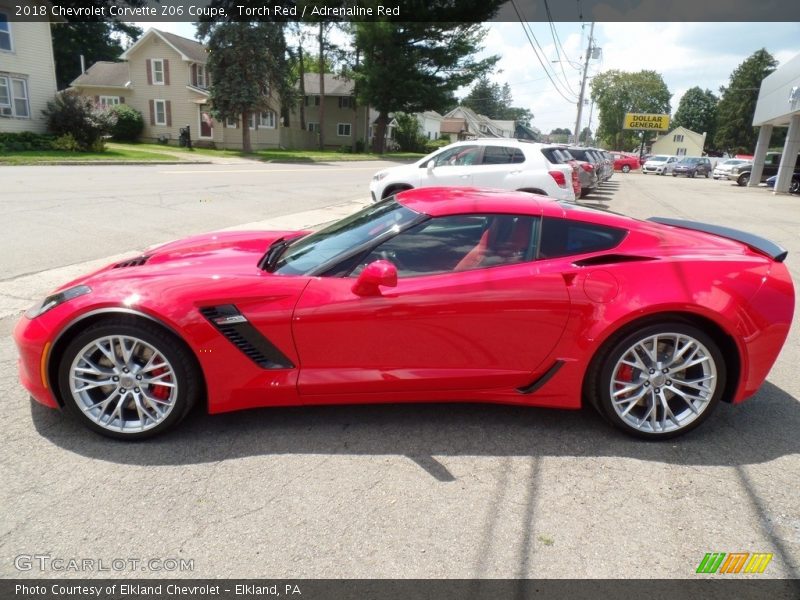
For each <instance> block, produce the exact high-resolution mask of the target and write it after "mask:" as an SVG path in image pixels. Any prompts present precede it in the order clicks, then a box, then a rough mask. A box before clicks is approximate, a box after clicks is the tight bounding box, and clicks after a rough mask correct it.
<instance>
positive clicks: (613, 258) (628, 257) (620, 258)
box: [572, 254, 655, 267]
mask: <svg viewBox="0 0 800 600" xmlns="http://www.w3.org/2000/svg"><path fill="white" fill-rule="evenodd" d="M646 260H655V259H653V258H651V257H649V256H634V255H632V254H601V255H599V256H591V257H589V258H583V259H581V260H576V261H575V262H574V263H572V264H573V265H575V266H576V267H594V266H597V265H613V264H617V263H626V262H642V261H646Z"/></svg>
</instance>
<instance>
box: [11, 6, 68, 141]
mask: <svg viewBox="0 0 800 600" xmlns="http://www.w3.org/2000/svg"><path fill="white" fill-rule="evenodd" d="M13 14H14V13H13V7H12V6H11V5H9V4H7V3H5V2H0V132H20V131H34V132H38V133H44V131H45V130H46V129H47V122H46V119H45V118H44V116H43V115H42V110H43V109H44V108H45V107H46V106H47V103H48V102H49V101H50V100H52V99H53V96H55V93H56V89H57V88H56V69H55V62H54V61H53V42H52V39H51V37H50V23H49V22H48V21H35V22H31V23H19V22H13V23H12V22H11V17H12V15H13Z"/></svg>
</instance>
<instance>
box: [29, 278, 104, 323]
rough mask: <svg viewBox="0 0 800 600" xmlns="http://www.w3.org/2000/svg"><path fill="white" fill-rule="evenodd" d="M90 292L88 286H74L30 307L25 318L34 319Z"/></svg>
mask: <svg viewBox="0 0 800 600" xmlns="http://www.w3.org/2000/svg"><path fill="white" fill-rule="evenodd" d="M91 291H92V288H90V287H89V286H88V285H76V286H75V287H71V288H69V289H66V290H64V291H63V292H58V293H57V294H51V295H49V296H48V297H47V298H45V299H44V300H42V301H41V302H38V303H36V304H35V305H33V306H31V307H30V308H29V309H28V310H27V311H26V312H25V316H26V317H28V318H29V319H35V318H36V317H38V316H40V315H43V314H44V313H46V312H47V311H48V310H50V309H51V308H55V307H56V306H58V305H59V304H64V302H67V301H69V300H72V299H73V298H77V297H78V296H83V295H84V294H88V293H89V292H91Z"/></svg>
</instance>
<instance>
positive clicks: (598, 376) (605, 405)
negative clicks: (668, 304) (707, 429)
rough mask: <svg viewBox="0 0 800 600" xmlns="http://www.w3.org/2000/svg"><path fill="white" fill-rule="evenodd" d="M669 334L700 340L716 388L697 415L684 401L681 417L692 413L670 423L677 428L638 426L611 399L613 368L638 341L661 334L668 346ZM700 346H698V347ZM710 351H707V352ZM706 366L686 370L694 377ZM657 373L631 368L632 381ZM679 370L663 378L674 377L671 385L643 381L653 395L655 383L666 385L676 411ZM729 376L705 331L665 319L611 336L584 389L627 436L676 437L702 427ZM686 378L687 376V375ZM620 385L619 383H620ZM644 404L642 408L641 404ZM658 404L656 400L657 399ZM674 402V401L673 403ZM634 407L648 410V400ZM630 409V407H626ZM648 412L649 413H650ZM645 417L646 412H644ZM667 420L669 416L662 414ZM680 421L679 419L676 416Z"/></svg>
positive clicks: (669, 403) (595, 359)
mask: <svg viewBox="0 0 800 600" xmlns="http://www.w3.org/2000/svg"><path fill="white" fill-rule="evenodd" d="M670 334H673V335H681V336H687V339H688V338H691V339H693V340H695V341H696V342H697V343H699V344H701V345H702V347H703V348H704V351H703V355H704V356H706V357H707V362H706V361H704V362H703V363H702V364H703V365H707V366H708V368H713V369H714V371H715V375H714V376H713V380H714V382H715V386H714V391H713V394H712V396H711V398H710V399H709V400H706V401H705V402H704V403H703V404H702V406H701V408H700V409H699V414H698V415H696V416H695V415H694V413H693V411H691V410H689V409H688V405H687V404H686V403H685V402H683V405H685V406H686V407H687V408H686V409H684V411H683V412H679V414H678V416H681V415H682V414H684V413H686V412H687V411H688V412H689V413H691V414H687V416H686V419H685V420H686V421H687V422H686V424H685V425H683V426H677V425H676V423H674V422H670V426H676V428H675V429H671V430H668V431H646V430H643V429H641V428H637V427H635V426H633V424H631V423H629V422H628V421H627V420H626V419H625V418H623V416H621V415H620V414H619V413H618V412H617V410H616V409H615V408H614V403H613V401H612V393H611V385H612V376H613V375H614V370H615V368H616V367H617V366H618V362H619V361H620V360H621V359H622V357H623V356H624V355H625V354H627V353H628V352H629V351H630V350H631V349H632V348H633V347H634V346H635V345H636V344H637V343H639V342H642V341H644V340H648V339H651V338H652V337H653V336H656V335H660V336H664V341H663V342H662V343H664V344H665V345H667V344H668V343H669V339H670V337H669V336H670ZM698 347H699V346H698ZM706 351H707V352H706ZM668 352H669V350H667V351H666V352H665V354H664V356H666V355H667V354H668ZM704 368H706V366H703V367H700V366H690V367H689V368H688V369H686V372H687V373H689V372H690V370H692V369H694V371H691V376H692V377H694V374H695V373H696V372H697V370H698V369H704ZM654 371H655V374H654V375H649V373H645V372H644V370H639V371H638V373H637V372H636V370H635V369H631V380H633V376H634V373H636V374H637V376H638V377H639V381H645V380H646V379H648V377H657V376H658V375H659V373H658V370H657V369H654ZM680 375H681V374H680V373H674V374H667V375H665V376H664V377H670V376H672V377H674V378H675V382H673V381H670V380H667V381H666V384H669V386H672V387H669V386H667V385H666V384H665V383H664V382H660V383H653V384H652V386H651V384H650V383H649V381H648V382H647V383H644V384H643V385H646V386H649V388H648V389H649V390H650V391H648V392H647V393H648V394H652V393H653V392H654V391H656V390H657V389H658V388H656V387H653V386H655V385H664V386H665V392H664V394H667V393H670V394H672V396H671V397H670V398H669V399H668V400H667V401H666V402H667V405H668V406H670V408H671V409H672V407H673V406H674V407H676V408H675V410H677V409H678V408H683V407H682V406H681V402H682V401H681V400H680V398H679V396H678V395H677V394H675V393H674V392H672V391H670V390H672V389H681V387H682V386H681V384H680V381H681V379H680ZM726 376H727V370H726V365H725V362H724V358H723V355H722V352H721V351H720V349H719V346H718V345H717V343H716V342H715V341H714V340H713V339H712V338H711V337H710V336H709V335H707V334H706V333H705V332H704V331H702V330H700V329H698V328H697V327H695V326H693V325H689V324H688V323H683V322H680V321H665V322H663V323H658V324H654V325H649V326H646V327H643V328H640V329H637V330H635V331H632V332H629V333H623V334H621V335H619V336H615V337H612V338H611V339H610V340H609V341H608V342H607V343H606V344H605V345H604V346H603V347H602V348H601V349H600V350H599V351H598V353H597V355H596V356H595V358H594V360H593V361H592V364H591V366H590V368H589V371H588V372H587V376H586V386H585V392H586V396H587V397H588V399H589V400H590V402H591V403H592V404H593V405H594V406H595V408H597V410H598V411H599V412H600V414H601V415H603V417H605V418H606V420H608V421H609V422H610V423H611V424H612V425H614V426H615V427H616V428H618V429H620V430H621V431H624V432H625V433H627V434H628V435H632V436H634V437H638V438H641V439H646V440H664V439H670V438H674V437H677V436H679V435H683V434H684V433H688V432H689V431H691V430H693V429H695V428H696V427H699V426H700V425H701V424H702V423H703V422H704V421H705V420H706V419H707V418H708V417H709V415H710V414H711V413H712V411H713V410H714V408H715V407H716V405H717V404H718V403H719V401H720V399H721V398H722V395H723V393H724V390H725V381H726ZM683 379H686V377H684V378H683ZM617 385H620V384H619V383H618V384H617ZM640 389H645V388H644V387H641V386H640ZM682 389H683V391H687V387H686V386H683V387H682ZM624 401H625V398H623V399H622V400H621V401H620V402H624ZM640 403H641V407H640ZM654 403H655V402H654ZM671 403H672V404H671ZM633 406H634V408H635V409H637V410H639V411H645V408H646V407H647V406H648V404H647V403H646V401H642V400H639V401H637V402H636V403H635V404H633ZM626 409H627V406H626ZM659 409H660V414H661V415H662V416H663V415H664V410H663V408H662V405H660V404H659V405H657V408H656V410H655V413H656V415H658V414H659ZM630 414H631V418H632V419H635V418H636V414H634V410H631V412H630ZM648 414H649V413H648ZM644 416H646V415H644ZM663 418H664V419H665V421H666V417H663ZM676 420H677V419H676ZM642 423H643V424H644V423H645V419H642Z"/></svg>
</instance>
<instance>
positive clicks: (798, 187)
mask: <svg viewBox="0 0 800 600" xmlns="http://www.w3.org/2000/svg"><path fill="white" fill-rule="evenodd" d="M789 193H791V194H800V179H792V182H791V183H790V184H789Z"/></svg>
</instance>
